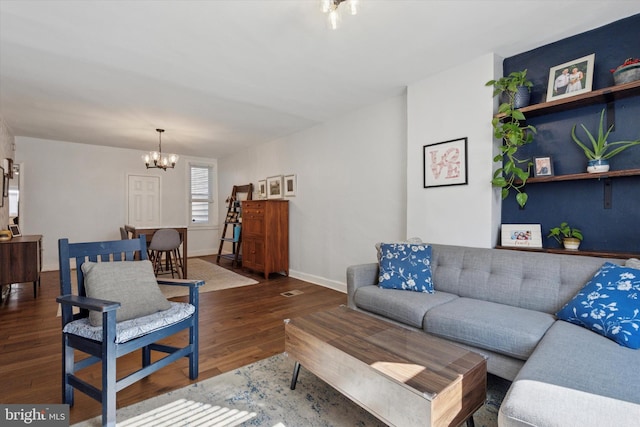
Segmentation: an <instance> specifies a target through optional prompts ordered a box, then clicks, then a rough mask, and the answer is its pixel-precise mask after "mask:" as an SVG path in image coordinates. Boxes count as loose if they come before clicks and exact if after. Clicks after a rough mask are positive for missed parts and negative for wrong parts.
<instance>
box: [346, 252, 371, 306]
mask: <svg viewBox="0 0 640 427" xmlns="http://www.w3.org/2000/svg"><path fill="white" fill-rule="evenodd" d="M377 284H378V263H376V262H373V263H370V264H358V265H351V266H349V267H347V301H348V305H349V307H351V308H355V303H354V302H353V297H354V296H355V293H356V291H357V290H358V288H359V287H362V286H370V285H377Z"/></svg>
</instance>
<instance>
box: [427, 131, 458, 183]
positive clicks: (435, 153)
mask: <svg viewBox="0 0 640 427" xmlns="http://www.w3.org/2000/svg"><path fill="white" fill-rule="evenodd" d="M422 161H423V163H422V168H423V170H422V172H423V181H424V188H429V187H441V186H444V185H466V184H467V138H459V139H451V140H449V141H443V142H437V143H435V144H427V145H424V146H423V147H422Z"/></svg>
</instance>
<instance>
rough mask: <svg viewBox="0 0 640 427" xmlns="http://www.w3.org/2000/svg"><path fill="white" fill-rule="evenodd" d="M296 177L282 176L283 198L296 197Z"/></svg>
mask: <svg viewBox="0 0 640 427" xmlns="http://www.w3.org/2000/svg"><path fill="white" fill-rule="evenodd" d="M296 186H297V182H296V176H295V175H285V176H284V195H285V197H295V195H296Z"/></svg>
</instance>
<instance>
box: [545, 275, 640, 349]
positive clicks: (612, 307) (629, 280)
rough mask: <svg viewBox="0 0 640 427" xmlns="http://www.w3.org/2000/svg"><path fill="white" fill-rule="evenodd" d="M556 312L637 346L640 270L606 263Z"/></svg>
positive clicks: (638, 341) (639, 334)
mask: <svg viewBox="0 0 640 427" xmlns="http://www.w3.org/2000/svg"><path fill="white" fill-rule="evenodd" d="M557 316H558V318H559V319H562V320H566V321H567V322H571V323H575V324H576V325H579V326H582V327H584V328H587V329H590V330H592V331H594V332H596V333H598V334H600V335H603V336H605V337H607V338H609V339H611V340H613V341H615V342H617V343H618V344H620V345H624V346H626V347H630V348H635V349H637V348H640V270H636V269H634V268H630V267H622V266H619V265H616V264H612V263H609V262H607V263H605V264H604V265H603V266H602V268H601V269H600V271H598V272H597V273H596V274H595V275H594V276H593V279H591V281H589V282H588V283H587V284H586V285H585V286H584V288H582V289H581V290H580V292H578V293H577V294H576V296H575V297H573V299H572V300H571V301H569V302H568V303H567V304H566V305H565V306H564V307H563V308H562V309H561V310H560V311H559V312H558V314H557Z"/></svg>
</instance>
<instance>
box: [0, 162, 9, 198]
mask: <svg viewBox="0 0 640 427" xmlns="http://www.w3.org/2000/svg"><path fill="white" fill-rule="evenodd" d="M5 181H7V176H6V175H5V174H4V168H3V167H2V166H0V184H2V194H1V195H0V208H2V207H4V197H5V196H4V182H5ZM7 183H8V181H7ZM8 193H9V188H8V186H7V194H8Z"/></svg>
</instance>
